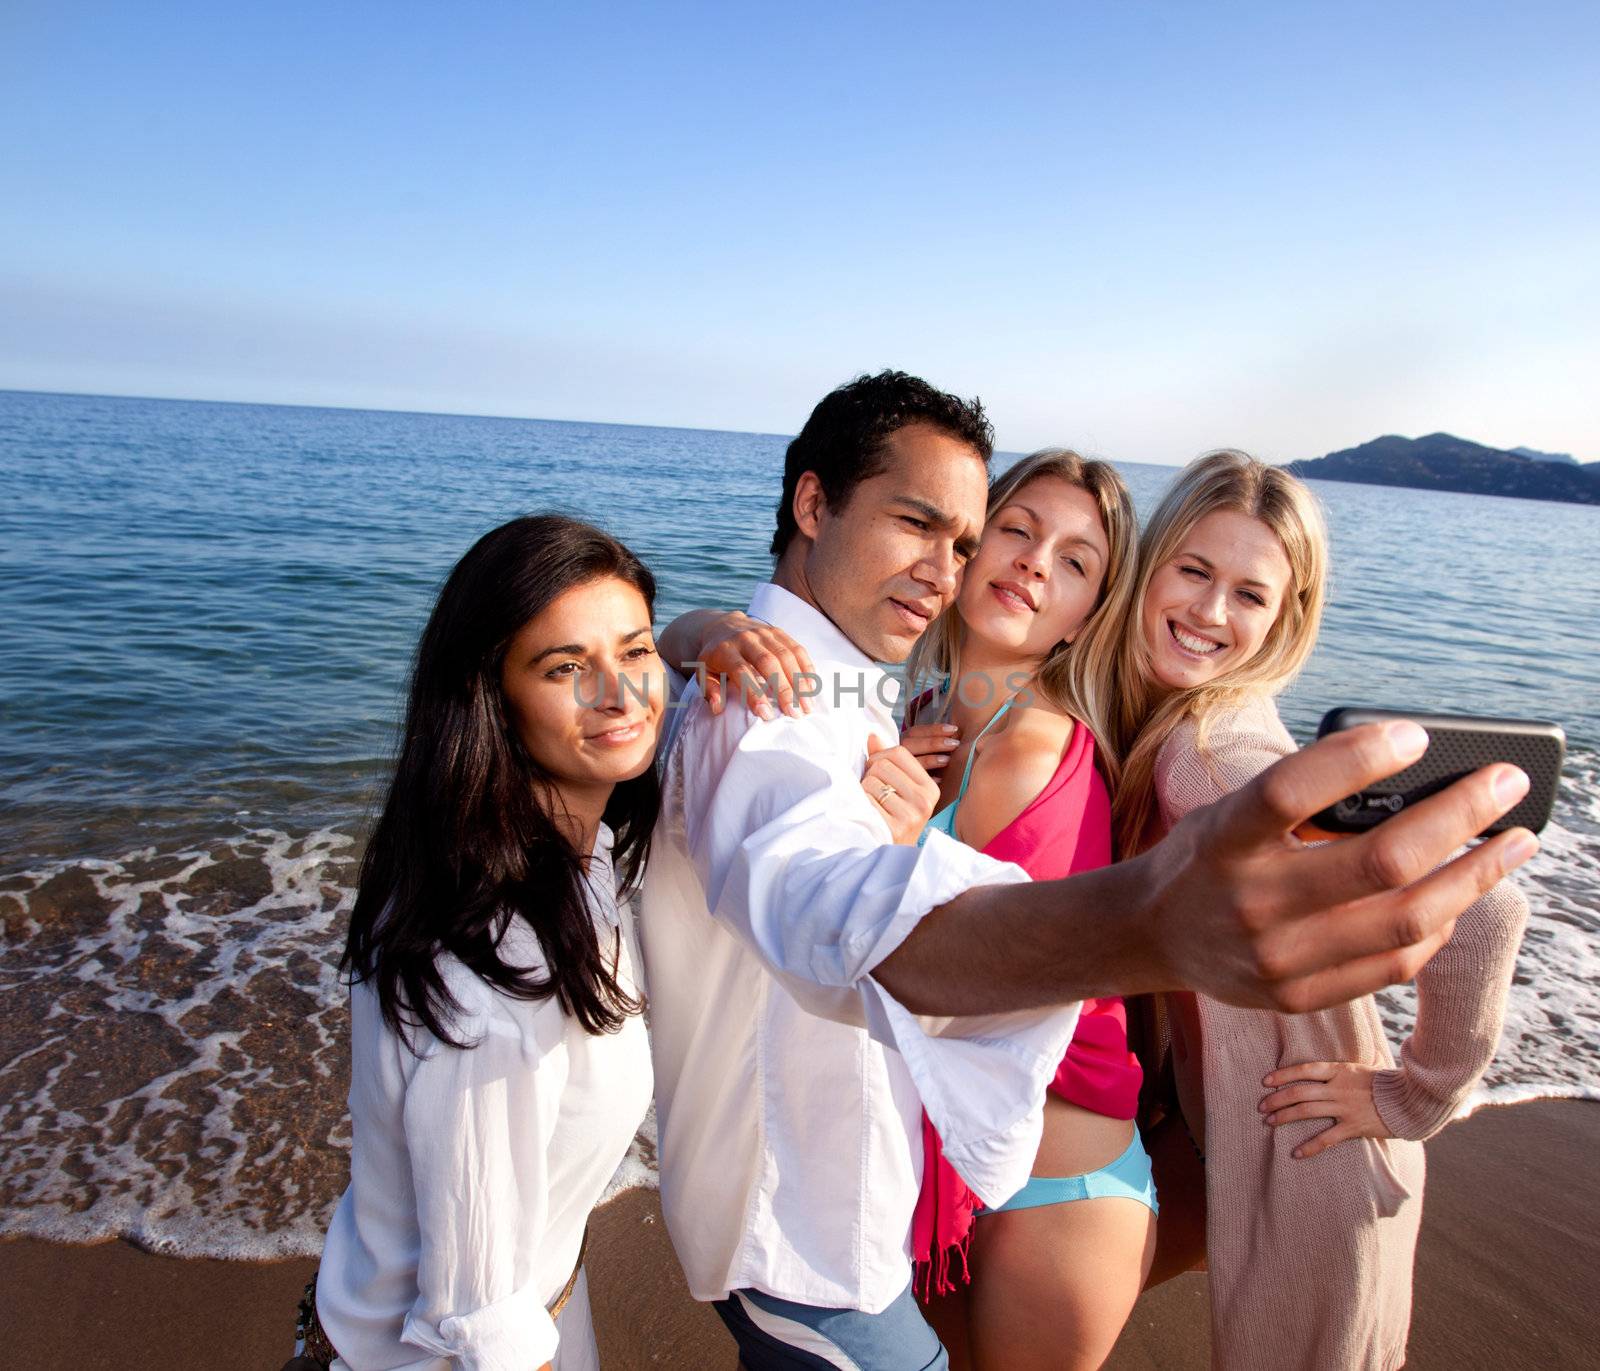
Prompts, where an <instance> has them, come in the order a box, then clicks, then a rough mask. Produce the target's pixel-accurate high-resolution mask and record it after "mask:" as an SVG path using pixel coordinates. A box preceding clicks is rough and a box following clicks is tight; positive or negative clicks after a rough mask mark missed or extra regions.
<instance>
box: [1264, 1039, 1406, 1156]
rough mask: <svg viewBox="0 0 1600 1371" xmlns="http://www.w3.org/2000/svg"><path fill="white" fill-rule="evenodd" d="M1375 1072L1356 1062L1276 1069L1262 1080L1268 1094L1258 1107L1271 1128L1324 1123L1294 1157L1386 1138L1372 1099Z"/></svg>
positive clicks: (1305, 1063)
mask: <svg viewBox="0 0 1600 1371" xmlns="http://www.w3.org/2000/svg"><path fill="white" fill-rule="evenodd" d="M1377 1074H1378V1068H1377V1067H1373V1066H1362V1065H1361V1064H1360V1063H1358V1062H1301V1063H1299V1064H1298V1065H1297V1066H1280V1067H1279V1068H1278V1069H1277V1070H1276V1071H1273V1072H1270V1073H1268V1075H1267V1076H1266V1078H1265V1079H1264V1080H1263V1081H1262V1084H1263V1085H1265V1086H1266V1087H1267V1088H1268V1090H1269V1091H1270V1092H1271V1093H1270V1094H1268V1095H1267V1096H1266V1097H1265V1098H1264V1099H1263V1100H1262V1101H1261V1104H1260V1106H1259V1107H1260V1109H1261V1112H1262V1114H1264V1115H1265V1116H1266V1118H1265V1122H1266V1123H1267V1124H1269V1125H1270V1126H1271V1127H1273V1128H1277V1127H1279V1126H1280V1125H1282V1124H1286V1123H1294V1122H1296V1121H1297V1120H1299V1119H1329V1120H1331V1123H1330V1125H1329V1127H1327V1128H1324V1129H1323V1130H1322V1132H1320V1133H1318V1134H1317V1135H1316V1136H1315V1137H1313V1138H1311V1139H1310V1140H1308V1141H1306V1142H1303V1143H1301V1144H1300V1146H1299V1147H1297V1148H1295V1150H1294V1156H1295V1157H1297V1158H1304V1157H1314V1156H1316V1155H1317V1153H1319V1152H1326V1151H1327V1150H1328V1149H1329V1148H1330V1147H1336V1146H1337V1145H1338V1144H1339V1143H1342V1142H1347V1141H1348V1140H1349V1139H1351V1138H1392V1137H1393V1136H1394V1134H1393V1133H1391V1132H1390V1131H1389V1130H1388V1129H1387V1128H1386V1127H1385V1126H1384V1122H1383V1119H1382V1117H1381V1116H1380V1115H1379V1113H1378V1106H1377V1105H1376V1103H1374V1101H1373V1098H1372V1082H1373V1080H1374V1078H1375V1077H1376V1076H1377Z"/></svg>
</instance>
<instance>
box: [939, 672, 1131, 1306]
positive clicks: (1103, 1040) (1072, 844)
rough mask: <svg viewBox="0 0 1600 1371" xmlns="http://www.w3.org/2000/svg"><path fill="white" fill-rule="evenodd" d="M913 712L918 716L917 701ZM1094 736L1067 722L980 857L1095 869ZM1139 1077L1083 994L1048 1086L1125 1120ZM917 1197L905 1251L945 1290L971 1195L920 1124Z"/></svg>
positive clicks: (1101, 859)
mask: <svg viewBox="0 0 1600 1371" xmlns="http://www.w3.org/2000/svg"><path fill="white" fill-rule="evenodd" d="M925 699H926V697H923V698H922V699H919V700H917V701H916V702H915V704H913V706H912V710H911V711H910V713H911V717H913V718H914V717H915V710H916V707H917V705H921V704H923V703H924V702H925ZM1094 750H1095V739H1094V734H1093V733H1091V732H1090V731H1089V730H1088V729H1087V728H1086V727H1084V725H1083V724H1081V723H1079V724H1076V725H1075V726H1074V727H1073V730H1072V737H1071V738H1070V739H1069V740H1068V742H1067V747H1066V751H1065V752H1064V753H1063V754H1062V757H1061V763H1060V765H1059V766H1057V767H1056V771H1055V775H1053V776H1052V777H1051V778H1050V781H1049V783H1048V784H1047V785H1046V786H1045V788H1044V789H1043V790H1041V791H1040V792H1039V793H1038V794H1037V795H1036V796H1034V798H1033V799H1032V800H1031V801H1030V802H1029V803H1028V805H1027V807H1026V808H1025V809H1023V811H1022V813H1020V814H1019V815H1017V817H1016V818H1015V819H1013V820H1012V821H1011V822H1010V823H1009V824H1007V825H1006V826H1005V827H1004V828H1003V829H1001V830H1000V832H999V833H997V834H996V835H995V836H994V838H993V839H991V840H990V842H989V843H988V844H987V845H986V846H985V847H984V849H983V851H984V853H985V855H987V856H990V857H996V858H999V859H1000V860H1001V861H1007V862H1015V863H1016V864H1017V865H1018V866H1020V867H1021V868H1022V869H1023V870H1024V871H1026V872H1027V873H1028V874H1029V875H1030V876H1031V877H1033V879H1034V880H1036V881H1048V880H1057V879H1060V878H1062V877H1065V876H1071V875H1074V874H1076V873H1077V872H1080V871H1093V870H1095V869H1097V868H1099V867H1102V866H1107V865H1109V864H1110V862H1111V796H1110V793H1109V792H1108V791H1107V789H1106V783H1105V781H1104V779H1103V778H1102V777H1101V775H1100V772H1099V770H1098V769H1097V768H1096V766H1095V764H1094ZM1141 1079H1142V1073H1141V1072H1140V1069H1139V1061H1138V1058H1137V1057H1135V1056H1134V1055H1133V1053H1131V1052H1130V1051H1129V1050H1128V1019H1127V1013H1126V1011H1125V1010H1124V1008H1123V1005H1122V1001H1121V1000H1120V999H1117V998H1112V999H1099V1000H1085V1001H1084V1003H1083V1008H1082V1010H1081V1012H1080V1016H1079V1019H1078V1028H1077V1032H1076V1033H1074V1035H1073V1038H1072V1042H1071V1043H1070V1044H1069V1045H1068V1047H1067V1052H1066V1055H1065V1056H1064V1057H1063V1058H1062V1060H1061V1065H1060V1067H1059V1068H1058V1069H1057V1071H1056V1076H1055V1080H1053V1081H1052V1082H1051V1083H1050V1089H1051V1090H1052V1091H1053V1092H1054V1093H1055V1094H1057V1095H1059V1096H1060V1097H1061V1098H1062V1099H1064V1100H1067V1101H1068V1102H1070V1103H1072V1104H1076V1105H1081V1106H1082V1107H1083V1108H1085V1109H1090V1110H1093V1111H1094V1112H1095V1113H1097V1114H1105V1115H1108V1116H1109V1117H1111V1118H1115V1119H1131V1118H1133V1116H1134V1112H1135V1110H1136V1108H1137V1106H1138V1101H1139V1085H1140V1081H1141ZM922 1138H923V1152H924V1160H923V1172H922V1193H921V1195H920V1196H919V1197H918V1200H917V1208H916V1212H915V1214H914V1215H913V1218H912V1225H911V1256H912V1259H913V1260H914V1261H915V1262H916V1263H917V1285H918V1288H919V1290H922V1291H924V1292H925V1291H926V1290H927V1289H928V1288H929V1287H930V1286H931V1288H932V1289H933V1291H934V1292H935V1293H938V1294H944V1293H947V1292H948V1291H949V1290H951V1289H952V1288H953V1286H952V1284H951V1281H950V1271H949V1263H950V1255H951V1253H952V1252H954V1253H955V1254H956V1255H958V1256H959V1257H960V1258H961V1261H962V1267H963V1271H964V1270H965V1264H966V1249H967V1245H968V1242H969V1241H970V1239H971V1233H972V1216H973V1213H974V1212H975V1210H976V1208H977V1199H976V1197H975V1196H974V1195H973V1194H972V1192H971V1191H970V1190H968V1189H967V1187H966V1184H965V1183H964V1182H963V1181H962V1180H961V1178H960V1177H959V1176H958V1175H957V1174H956V1173H955V1171H954V1169H953V1168H952V1167H951V1166H950V1164H949V1163H948V1162H947V1161H946V1160H945V1159H944V1153H943V1150H942V1149H941V1147H940V1144H939V1135H938V1133H937V1132H936V1131H935V1130H934V1128H933V1125H932V1124H930V1123H929V1122H928V1120H927V1118H926V1116H924V1118H923V1122H922Z"/></svg>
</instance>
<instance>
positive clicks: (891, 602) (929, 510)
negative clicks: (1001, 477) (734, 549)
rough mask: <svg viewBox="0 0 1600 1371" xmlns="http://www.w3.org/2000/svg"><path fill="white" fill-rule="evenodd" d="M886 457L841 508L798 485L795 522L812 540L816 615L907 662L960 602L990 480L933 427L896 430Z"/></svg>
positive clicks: (877, 655)
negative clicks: (945, 611)
mask: <svg viewBox="0 0 1600 1371" xmlns="http://www.w3.org/2000/svg"><path fill="white" fill-rule="evenodd" d="M884 456H885V458H886V465H885V467H884V469H883V470H882V471H880V472H879V473H878V474H877V475H876V476H872V477H869V478H868V479H867V480H865V481H862V482H861V483H860V484H859V485H858V486H856V488H855V489H854V490H852V491H851V492H850V496H849V498H848V499H847V500H846V501H845V506H844V508H843V509H842V510H830V509H829V508H828V506H827V502H826V501H825V500H823V499H822V498H821V494H820V489H819V488H817V487H816V481H815V478H814V477H807V478H802V486H801V489H800V490H799V491H798V492H797V500H796V505H797V518H799V522H800V528H801V531H802V532H803V533H805V534H806V536H807V537H809V538H810V539H811V545H810V547H808V548H807V550H806V558H805V578H806V584H807V587H808V588H809V590H810V592H811V596H812V598H813V599H814V600H815V602H816V605H817V607H818V608H819V609H820V610H821V611H822V612H823V613H824V614H826V615H827V616H828V617H829V618H830V619H832V620H833V622H834V623H835V624H837V625H838V627H839V629H840V630H841V631H842V632H843V633H844V635H845V636H846V637H847V638H849V639H850V640H851V642H853V643H854V644H855V645H856V646H857V647H859V648H860V649H861V650H862V651H863V652H864V653H866V654H867V656H869V657H871V658H872V659H873V660H874V661H879V662H903V661H904V660H905V659H906V656H907V654H908V653H909V652H910V651H911V648H912V646H913V645H914V644H915V643H916V641H917V639H918V638H919V637H921V636H922V631H923V629H925V628H926V627H927V626H928V625H929V624H930V623H932V622H933V620H934V618H935V617H936V616H937V615H938V614H939V613H940V611H942V610H943V609H944V608H945V606H946V605H948V604H949V603H950V602H951V600H953V599H954V598H955V594H956V590H957V588H958V587H959V586H960V584H961V568H962V567H963V566H965V565H966V563H967V560H968V558H970V557H971V556H972V553H973V551H974V549H976V547H977V546H978V539H979V537H980V536H981V534H982V532H983V512H984V504H985V501H986V499H987V496H988V479H989V478H988V471H987V469H986V468H985V466H984V464H983V460H982V458H981V457H980V456H979V454H978V453H977V452H976V451H975V450H974V449H973V448H972V447H970V446H969V445H968V444H966V443H964V442H962V441H961V440H960V439H959V438H953V437H951V436H950V435H949V434H947V433H944V432H942V431H941V430H939V429H937V428H934V427H933V426H932V425H930V424H922V423H915V424H907V425H906V426H905V427H904V428H900V429H896V430H895V431H894V432H893V433H892V434H890V435H889V438H888V440H887V441H886V442H885V444H884ZM808 488H809V495H810V498H809V500H808Z"/></svg>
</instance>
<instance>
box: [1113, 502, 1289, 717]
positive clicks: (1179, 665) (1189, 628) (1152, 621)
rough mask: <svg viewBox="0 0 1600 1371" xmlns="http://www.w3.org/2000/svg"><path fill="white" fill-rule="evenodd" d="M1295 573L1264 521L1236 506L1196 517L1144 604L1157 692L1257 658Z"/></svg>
mask: <svg viewBox="0 0 1600 1371" xmlns="http://www.w3.org/2000/svg"><path fill="white" fill-rule="evenodd" d="M1291 576H1292V573H1291V570H1290V567H1289V558H1288V555H1287V554H1286V553H1285V552H1284V550H1283V544H1282V543H1281V542H1280V541H1279V540H1278V535H1277V534H1275V533H1274V532H1273V531H1272V530H1271V529H1270V528H1268V527H1267V525H1266V524H1264V523H1262V522H1261V520H1259V519H1253V518H1251V517H1250V516H1249V515H1247V514H1239V513H1237V512H1235V511H1233V510H1217V511H1215V512H1213V513H1211V514H1207V515H1206V516H1205V517H1204V518H1202V519H1200V520H1197V521H1196V523H1195V525H1194V527H1193V528H1191V529H1190V530H1189V532H1188V534H1187V536H1185V537H1184V538H1183V539H1182V540H1181V541H1180V542H1179V544H1178V552H1177V555H1176V556H1174V557H1172V558H1171V559H1170V560H1169V561H1167V562H1166V563H1165V564H1163V565H1162V566H1159V567H1157V568H1156V570H1155V574H1154V575H1153V576H1152V577H1151V580H1150V585H1149V588H1148V589H1147V590H1146V591H1145V597H1144V604H1143V605H1142V606H1141V608H1140V615H1139V620H1140V631H1141V633H1142V634H1143V636H1144V644H1145V647H1146V648H1147V649H1148V652H1149V661H1150V672H1151V675H1152V676H1153V678H1154V683H1155V685H1156V686H1157V687H1158V693H1161V694H1166V693H1169V692H1171V691H1175V690H1188V689H1192V688H1193V687H1195V686H1201V685H1205V684H1207V683H1209V682H1211V681H1215V680H1217V679H1219V678H1220V677H1221V676H1222V675H1224V674H1225V673H1226V672H1229V671H1232V670H1235V669H1237V668H1238V667H1242V666H1244V665H1245V664H1246V663H1247V662H1249V661H1250V660H1251V659H1252V658H1254V657H1255V655H1256V654H1257V653H1258V652H1259V651H1260V650H1261V646H1262V644H1263V643H1264V642H1265V641H1266V638H1267V634H1268V633H1269V632H1270V631H1271V629H1272V626H1273V624H1274V623H1276V622H1277V619H1278V614H1279V611H1280V610H1281V609H1282V607H1283V600H1284V596H1285V595H1286V594H1287V593H1288V591H1289V584H1290V580H1291Z"/></svg>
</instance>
